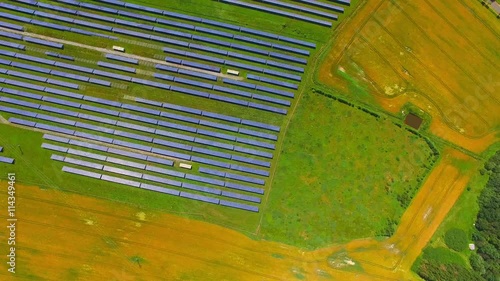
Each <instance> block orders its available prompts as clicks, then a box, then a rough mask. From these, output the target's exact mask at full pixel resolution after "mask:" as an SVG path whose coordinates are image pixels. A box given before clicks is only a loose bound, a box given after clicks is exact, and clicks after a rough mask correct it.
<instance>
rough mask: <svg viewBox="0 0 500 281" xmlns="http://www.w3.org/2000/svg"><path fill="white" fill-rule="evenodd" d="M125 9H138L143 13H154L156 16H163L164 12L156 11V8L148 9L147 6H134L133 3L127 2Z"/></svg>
mask: <svg viewBox="0 0 500 281" xmlns="http://www.w3.org/2000/svg"><path fill="white" fill-rule="evenodd" d="M125 7H127V8H131V9H136V10H141V11H146V12H150V13H154V14H160V15H161V14H163V11H162V10H160V9H155V8H151V7H146V6H142V5H137V4H132V3H127V2H125Z"/></svg>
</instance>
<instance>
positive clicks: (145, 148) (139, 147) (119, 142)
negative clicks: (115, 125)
mask: <svg viewBox="0 0 500 281" xmlns="http://www.w3.org/2000/svg"><path fill="white" fill-rule="evenodd" d="M113 144H115V145H119V146H123V147H128V148H133V149H137V150H142V151H147V152H149V151H151V149H152V148H151V147H150V146H147V145H141V144H137V143H132V142H128V141H122V140H113Z"/></svg>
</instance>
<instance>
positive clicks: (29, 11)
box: [0, 3, 35, 15]
mask: <svg viewBox="0 0 500 281" xmlns="http://www.w3.org/2000/svg"><path fill="white" fill-rule="evenodd" d="M0 7H2V8H4V9H8V10H12V11H16V12H20V13H25V14H30V15H32V14H33V13H34V12H35V11H34V10H32V9H28V8H23V7H19V6H14V5H10V4H7V3H0Z"/></svg>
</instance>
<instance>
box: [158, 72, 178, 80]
mask: <svg viewBox="0 0 500 281" xmlns="http://www.w3.org/2000/svg"><path fill="white" fill-rule="evenodd" d="M153 77H155V78H159V79H163V80H167V81H174V77H173V76H170V75H166V74H160V73H154V74H153Z"/></svg>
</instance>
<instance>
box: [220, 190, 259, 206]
mask: <svg viewBox="0 0 500 281" xmlns="http://www.w3.org/2000/svg"><path fill="white" fill-rule="evenodd" d="M221 195H222V196H225V197H229V198H234V199H240V200H245V201H249V202H254V203H260V202H261V200H260V198H259V197H255V196H250V195H245V194H240V193H235V192H230V191H222V193H221Z"/></svg>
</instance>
